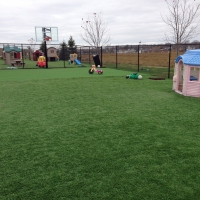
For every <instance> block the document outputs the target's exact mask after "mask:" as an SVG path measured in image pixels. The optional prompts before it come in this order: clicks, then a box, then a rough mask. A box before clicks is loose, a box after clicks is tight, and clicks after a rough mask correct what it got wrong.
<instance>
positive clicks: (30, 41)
mask: <svg viewBox="0 0 200 200" xmlns="http://www.w3.org/2000/svg"><path fill="white" fill-rule="evenodd" d="M28 42H29V43H30V46H28V47H27V48H28V50H29V60H31V52H34V50H35V44H36V41H35V39H33V38H31V39H29V40H28Z"/></svg>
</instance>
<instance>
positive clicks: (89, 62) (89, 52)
mask: <svg viewBox="0 0 200 200" xmlns="http://www.w3.org/2000/svg"><path fill="white" fill-rule="evenodd" d="M89 64H90V47H89Z"/></svg>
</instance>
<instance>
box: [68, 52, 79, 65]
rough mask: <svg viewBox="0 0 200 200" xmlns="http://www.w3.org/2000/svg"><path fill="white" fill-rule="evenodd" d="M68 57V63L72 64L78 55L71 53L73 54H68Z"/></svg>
mask: <svg viewBox="0 0 200 200" xmlns="http://www.w3.org/2000/svg"><path fill="white" fill-rule="evenodd" d="M69 57H70V62H71V63H73V64H74V61H76V60H77V58H78V55H77V54H76V53H73V54H70V55H69Z"/></svg>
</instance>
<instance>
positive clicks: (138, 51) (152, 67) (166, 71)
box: [0, 43, 200, 78]
mask: <svg viewBox="0 0 200 200" xmlns="http://www.w3.org/2000/svg"><path fill="white" fill-rule="evenodd" d="M6 46H9V47H10V49H11V52H7V53H5V47H6ZM13 47H15V48H16V49H20V52H21V53H20V54H21V56H19V55H18V54H17V52H15V50H13V51H12V49H13ZM43 48H44V46H42V45H41V44H15V43H13V44H11V43H9V44H4V43H0V69H6V67H7V66H10V65H11V62H10V63H8V62H7V63H6V59H8V56H10V58H9V59H11V60H17V59H19V60H21V63H22V64H21V65H18V66H17V67H18V68H19V69H21V68H22V69H28V68H32V69H33V68H34V69H37V67H36V62H37V59H38V57H39V56H40V55H42V54H43V55H44V51H45V49H43ZM177 49H178V53H177ZM191 49H200V43H196V44H179V45H178V46H177V45H175V44H165V45H142V44H140V45H116V46H102V47H98V48H95V47H92V46H76V47H75V48H68V47H66V46H62V45H60V44H47V52H48V53H47V57H48V60H47V61H48V63H49V68H67V67H76V66H80V65H77V63H76V62H71V60H70V54H77V60H79V61H80V63H81V66H88V65H92V64H94V61H93V55H96V54H98V55H99V58H100V60H101V66H102V67H106V68H115V69H123V70H129V71H130V70H131V71H133V72H148V73H150V74H151V75H156V76H161V77H165V78H171V77H172V74H173V68H174V60H175V59H176V57H177V55H181V54H184V53H185V51H186V50H191Z"/></svg>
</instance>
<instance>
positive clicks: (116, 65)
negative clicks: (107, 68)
mask: <svg viewBox="0 0 200 200" xmlns="http://www.w3.org/2000/svg"><path fill="white" fill-rule="evenodd" d="M117 52H118V46H116V69H117V67H118V66H117V64H118V62H117Z"/></svg>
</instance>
